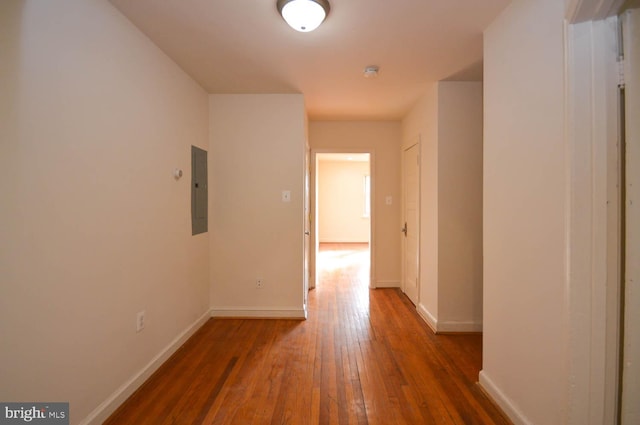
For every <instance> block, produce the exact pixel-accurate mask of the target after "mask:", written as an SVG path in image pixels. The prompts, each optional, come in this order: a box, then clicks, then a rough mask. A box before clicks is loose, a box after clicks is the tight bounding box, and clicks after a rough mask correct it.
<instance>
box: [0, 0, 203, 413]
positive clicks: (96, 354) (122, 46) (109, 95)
mask: <svg viewBox="0 0 640 425" xmlns="http://www.w3.org/2000/svg"><path fill="white" fill-rule="evenodd" d="M0 43H2V44H1V46H0V63H2V66H1V67H0V86H1V89H0V91H1V92H2V95H1V96H0V140H1V141H2V142H1V143H0V194H1V196H0V197H1V199H2V201H0V205H1V206H0V223H1V224H0V240H2V243H1V244H0V340H1V341H2V343H1V348H0V359H1V360H0V382H2V384H1V385H0V399H1V400H5V401H10V400H24V401H29V400H32V401H36V400H40V401H43V400H44V401H47V400H51V401H69V402H70V404H71V423H72V424H77V423H78V422H80V421H81V420H83V419H84V418H86V417H87V416H88V415H89V414H90V412H92V411H93V410H94V409H95V408H97V407H98V405H99V404H100V403H102V402H108V400H109V397H110V396H112V395H114V394H116V391H117V390H118V389H119V388H120V387H121V386H122V385H124V384H125V383H126V382H127V381H128V380H129V379H131V378H133V377H134V376H135V375H136V374H137V373H138V372H140V371H141V370H143V368H144V367H145V366H146V365H148V364H149V362H151V361H152V359H153V358H154V357H155V356H156V355H158V354H160V353H161V352H162V351H163V350H164V349H165V348H166V347H168V346H169V345H170V343H171V342H172V341H173V340H174V338H176V337H178V336H179V335H181V333H182V332H183V331H185V330H187V329H189V328H190V326H191V325H197V324H198V323H199V322H198V320H199V319H200V318H202V317H203V315H204V314H205V313H207V311H208V308H209V292H208V286H209V284H208V272H209V271H208V258H209V255H208V252H209V251H208V235H206V234H203V235H199V236H196V237H192V236H191V225H190V208H191V207H190V183H189V177H188V176H189V175H190V164H191V160H190V146H191V145H192V144H193V145H197V146H199V147H201V148H204V149H207V145H208V140H207V132H208V113H207V110H208V106H207V95H206V94H205V92H204V91H203V90H202V89H201V88H200V87H199V86H198V85H196V84H195V83H194V82H193V81H192V80H191V79H190V78H189V77H187V76H186V75H185V74H184V72H182V71H181V70H180V68H179V67H178V66H176V65H175V64H174V63H173V62H172V61H170V60H169V59H168V58H167V57H166V56H165V55H164V54H163V53H162V52H161V51H160V50H159V49H157V48H156V47H155V46H154V45H153V44H152V43H151V42H150V41H149V40H148V39H147V38H146V37H145V36H144V35H142V33H140V31H138V30H137V29H136V28H134V27H133V26H132V25H131V23H130V22H129V21H128V20H127V19H126V18H124V17H123V16H121V15H120V13H119V12H118V11H117V10H116V9H114V8H113V6H111V5H110V4H109V3H108V2H106V1H85V0H60V1H55V2H47V1H17V0H16V1H3V2H0ZM174 168H182V169H183V170H184V172H185V174H186V176H187V177H185V178H183V179H182V180H179V181H176V180H174V178H173V170H174ZM141 310H146V328H145V329H144V330H143V331H142V332H140V333H136V331H135V318H136V313H137V312H138V311H141ZM124 389H125V390H127V389H128V390H130V389H131V388H124ZM116 404H117V403H116ZM109 406H110V407H114V405H109ZM109 406H106V408H107V409H108V408H109ZM100 412H102V413H104V412H103V411H100ZM100 412H97V413H100Z"/></svg>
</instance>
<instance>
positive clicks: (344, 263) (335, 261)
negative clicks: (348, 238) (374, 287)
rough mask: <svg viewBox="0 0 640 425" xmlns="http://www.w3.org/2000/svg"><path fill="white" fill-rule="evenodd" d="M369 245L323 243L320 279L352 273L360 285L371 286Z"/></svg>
mask: <svg viewBox="0 0 640 425" xmlns="http://www.w3.org/2000/svg"><path fill="white" fill-rule="evenodd" d="M369 269H370V267H369V245H368V244H337V243H335V244H334V243H331V244H329V243H322V244H320V250H319V252H318V271H319V278H320V279H319V280H320V284H322V281H323V279H335V278H336V274H340V275H350V276H351V279H349V280H350V281H351V282H352V283H353V284H356V285H358V286H366V287H368V286H369Z"/></svg>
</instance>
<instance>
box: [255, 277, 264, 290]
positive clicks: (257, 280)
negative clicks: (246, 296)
mask: <svg viewBox="0 0 640 425" xmlns="http://www.w3.org/2000/svg"><path fill="white" fill-rule="evenodd" d="M262 284H263V281H262V279H256V288H262Z"/></svg>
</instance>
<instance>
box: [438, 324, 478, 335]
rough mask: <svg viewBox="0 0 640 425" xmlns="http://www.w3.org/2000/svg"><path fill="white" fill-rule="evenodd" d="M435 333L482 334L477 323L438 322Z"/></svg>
mask: <svg viewBox="0 0 640 425" xmlns="http://www.w3.org/2000/svg"><path fill="white" fill-rule="evenodd" d="M436 327H437V328H438V331H437V332H440V333H441V332H451V333H478V332H482V323H477V322H438V323H437V325H436Z"/></svg>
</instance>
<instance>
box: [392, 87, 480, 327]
mask: <svg viewBox="0 0 640 425" xmlns="http://www.w3.org/2000/svg"><path fill="white" fill-rule="evenodd" d="M418 139H419V140H420V143H421V182H420V192H421V194H420V198H421V199H420V210H421V213H420V230H421V231H420V296H419V298H420V299H419V303H418V311H419V312H420V314H421V315H422V316H423V317H424V318H425V320H427V322H428V323H429V324H430V325H431V326H432V327H433V328H435V329H436V330H437V331H447V332H451V331H480V330H481V329H482V83H479V82H438V83H434V84H432V85H431V86H429V88H428V90H427V92H426V93H425V94H424V95H423V96H422V98H421V99H420V101H419V102H418V103H417V104H416V106H414V108H413V109H412V110H411V111H410V113H409V114H408V115H407V117H406V118H405V119H404V121H403V145H404V148H408V147H409V146H411V145H412V144H414V143H415V142H416V141H417V140H418Z"/></svg>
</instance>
